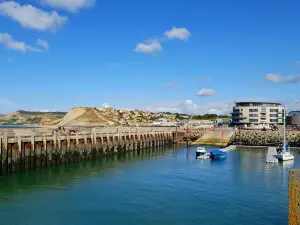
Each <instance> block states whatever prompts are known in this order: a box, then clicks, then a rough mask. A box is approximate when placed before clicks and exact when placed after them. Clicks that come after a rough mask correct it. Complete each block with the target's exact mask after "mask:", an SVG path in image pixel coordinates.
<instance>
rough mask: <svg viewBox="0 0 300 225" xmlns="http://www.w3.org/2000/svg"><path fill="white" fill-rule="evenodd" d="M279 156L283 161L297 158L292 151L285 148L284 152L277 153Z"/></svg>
mask: <svg viewBox="0 0 300 225" xmlns="http://www.w3.org/2000/svg"><path fill="white" fill-rule="evenodd" d="M277 158H278V159H279V160H282V161H288V160H294V159H295V157H294V155H293V154H292V153H290V152H289V151H285V150H283V151H282V152H279V153H278V154H277Z"/></svg>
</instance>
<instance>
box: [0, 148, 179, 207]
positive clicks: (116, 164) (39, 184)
mask: <svg viewBox="0 0 300 225" xmlns="http://www.w3.org/2000/svg"><path fill="white" fill-rule="evenodd" d="M170 152H171V149H164V148H157V149H151V150H144V151H133V152H127V153H122V154H118V155H115V156H107V157H103V158H99V159H97V160H87V161H81V162H79V163H74V164H63V165H58V166H52V167H47V168H41V169H39V170H37V171H27V172H25V173H19V174H13V175H11V176H3V177H0V183H1V185H0V202H6V201H10V199H11V197H12V196H14V195H17V194H18V193H23V192H26V191H29V192H30V191H36V190H61V189H67V188H68V186H69V185H72V184H74V183H75V182H76V181H79V180H82V179H87V178H91V177H96V176H105V174H106V173H109V172H110V169H120V167H121V166H122V165H123V164H125V163H128V165H129V166H135V164H134V163H132V162H138V161H142V160H154V159H157V158H159V157H163V156H164V155H166V154H170ZM172 154H176V153H175V151H174V150H173V152H172ZM130 162H131V163H130Z"/></svg>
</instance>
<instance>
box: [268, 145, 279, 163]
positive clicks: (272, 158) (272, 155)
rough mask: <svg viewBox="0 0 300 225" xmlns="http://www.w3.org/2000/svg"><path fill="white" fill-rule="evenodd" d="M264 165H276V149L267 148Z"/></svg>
mask: <svg viewBox="0 0 300 225" xmlns="http://www.w3.org/2000/svg"><path fill="white" fill-rule="evenodd" d="M266 163H278V158H277V150H276V147H269V148H268V153H267V157H266Z"/></svg>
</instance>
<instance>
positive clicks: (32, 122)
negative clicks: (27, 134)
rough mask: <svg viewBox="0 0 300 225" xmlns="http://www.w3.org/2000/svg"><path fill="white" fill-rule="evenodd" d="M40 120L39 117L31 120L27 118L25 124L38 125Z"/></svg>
mask: <svg viewBox="0 0 300 225" xmlns="http://www.w3.org/2000/svg"><path fill="white" fill-rule="evenodd" d="M41 120H42V119H41V118H39V117H32V118H28V119H27V120H26V121H25V123H26V124H39V123H40V122H41Z"/></svg>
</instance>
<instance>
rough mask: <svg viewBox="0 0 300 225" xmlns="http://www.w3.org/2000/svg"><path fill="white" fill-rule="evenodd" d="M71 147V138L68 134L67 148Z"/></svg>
mask: <svg viewBox="0 0 300 225" xmlns="http://www.w3.org/2000/svg"><path fill="white" fill-rule="evenodd" d="M70 148H71V138H70V136H69V135H68V136H67V149H70Z"/></svg>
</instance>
